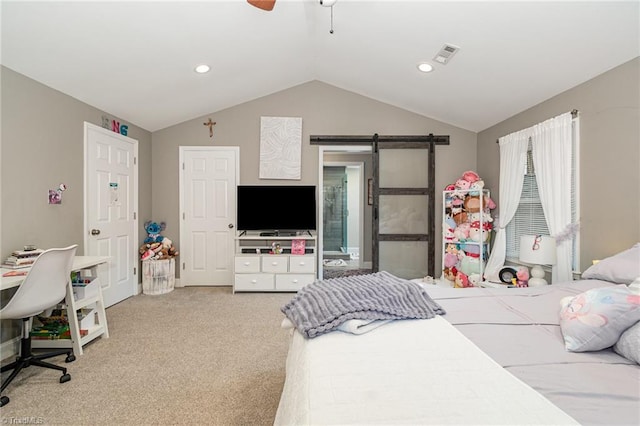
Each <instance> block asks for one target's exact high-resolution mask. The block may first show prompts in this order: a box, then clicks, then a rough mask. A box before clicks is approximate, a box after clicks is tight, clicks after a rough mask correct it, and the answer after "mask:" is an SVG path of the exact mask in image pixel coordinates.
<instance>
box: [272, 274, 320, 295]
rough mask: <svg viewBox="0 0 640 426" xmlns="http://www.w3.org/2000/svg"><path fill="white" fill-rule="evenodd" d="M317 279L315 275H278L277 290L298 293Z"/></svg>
mask: <svg viewBox="0 0 640 426" xmlns="http://www.w3.org/2000/svg"><path fill="white" fill-rule="evenodd" d="M314 279H315V275H313V274H281V275H276V290H280V291H298V290H300V289H301V288H302V287H304V286H305V285H307V284H311V283H312V282H313V280H314Z"/></svg>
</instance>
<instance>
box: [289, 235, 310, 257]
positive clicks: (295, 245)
mask: <svg viewBox="0 0 640 426" xmlns="http://www.w3.org/2000/svg"><path fill="white" fill-rule="evenodd" d="M306 244H307V242H306V240H305V239H302V238H294V239H293V240H291V254H304V253H305V247H306Z"/></svg>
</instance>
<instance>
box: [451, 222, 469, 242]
mask: <svg viewBox="0 0 640 426" xmlns="http://www.w3.org/2000/svg"><path fill="white" fill-rule="evenodd" d="M470 230H471V224H469V222H463V223H461V224H460V225H458V226H457V227H456V229H455V230H454V231H453V237H454V239H456V240H457V241H466V240H467V239H468V238H469V232H470Z"/></svg>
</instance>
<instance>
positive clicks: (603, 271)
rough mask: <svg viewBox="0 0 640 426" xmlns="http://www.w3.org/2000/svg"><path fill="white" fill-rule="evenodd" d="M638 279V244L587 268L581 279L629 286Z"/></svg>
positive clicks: (639, 256)
mask: <svg viewBox="0 0 640 426" xmlns="http://www.w3.org/2000/svg"><path fill="white" fill-rule="evenodd" d="M637 277H640V243H637V244H635V245H634V246H633V247H631V248H630V249H628V250H625V251H622V252H620V253H618V254H616V255H613V256H611V257H607V258H606V259H602V260H601V261H600V262H598V263H596V264H595V265H593V266H590V267H589V268H587V270H586V271H584V272H583V273H582V278H584V279H591V280H603V281H609V282H612V283H616V284H631V282H632V281H633V280H635V279H636V278H637Z"/></svg>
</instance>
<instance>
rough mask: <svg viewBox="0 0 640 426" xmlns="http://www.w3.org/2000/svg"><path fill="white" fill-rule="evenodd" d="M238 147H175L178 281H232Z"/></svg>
mask: <svg viewBox="0 0 640 426" xmlns="http://www.w3.org/2000/svg"><path fill="white" fill-rule="evenodd" d="M239 154H240V151H239V148H238V147H180V210H181V216H182V226H180V264H181V265H180V282H181V284H183V285H185V286H189V285H199V286H205V285H208V286H230V285H232V284H233V253H234V237H235V233H236V229H235V221H236V184H237V182H238V180H239V177H238V173H239V167H238V161H239V157H240V155H239Z"/></svg>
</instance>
